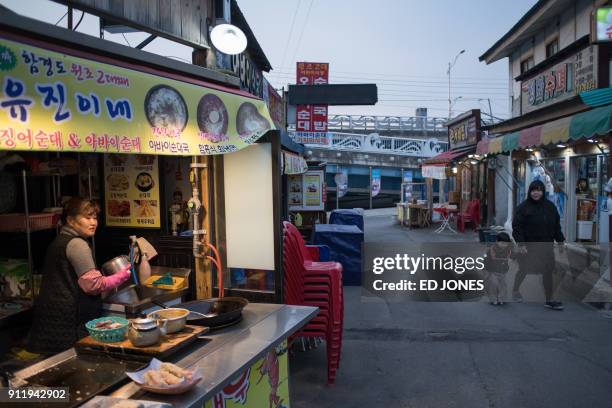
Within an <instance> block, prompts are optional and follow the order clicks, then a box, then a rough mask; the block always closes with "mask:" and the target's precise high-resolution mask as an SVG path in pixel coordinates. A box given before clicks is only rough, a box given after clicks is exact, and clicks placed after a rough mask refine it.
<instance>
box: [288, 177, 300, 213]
mask: <svg viewBox="0 0 612 408" xmlns="http://www.w3.org/2000/svg"><path fill="white" fill-rule="evenodd" d="M287 180H288V182H289V205H291V206H296V205H297V206H300V205H302V195H303V193H302V176H301V175H298V176H288V177H287Z"/></svg>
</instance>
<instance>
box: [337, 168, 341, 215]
mask: <svg viewBox="0 0 612 408" xmlns="http://www.w3.org/2000/svg"><path fill="white" fill-rule="evenodd" d="M340 170H341V169H340V166H336V173H337V174H340ZM339 206H340V187H339V186H338V183H336V210H337V209H338V208H339Z"/></svg>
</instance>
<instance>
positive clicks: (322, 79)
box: [295, 62, 329, 132]
mask: <svg viewBox="0 0 612 408" xmlns="http://www.w3.org/2000/svg"><path fill="white" fill-rule="evenodd" d="M327 83H329V64H328V63H323V62H298V63H297V77H296V84H297V85H322V84H327ZM296 115H297V118H296V122H295V123H296V125H295V130H296V131H297V132H327V105H297V106H296Z"/></svg>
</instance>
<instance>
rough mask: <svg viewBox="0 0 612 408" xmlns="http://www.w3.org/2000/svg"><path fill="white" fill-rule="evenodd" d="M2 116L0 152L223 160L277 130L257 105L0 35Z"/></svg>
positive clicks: (218, 91)
mask: <svg viewBox="0 0 612 408" xmlns="http://www.w3.org/2000/svg"><path fill="white" fill-rule="evenodd" d="M67 52H69V51H67ZM0 118H1V119H0V150H32V151H65V152H98V153H144V154H158V155H160V154H163V155H196V154H197V155H209V154H222V153H229V152H233V151H237V150H240V149H242V148H244V147H246V146H248V145H249V144H252V143H253V142H255V141H256V140H257V139H258V138H259V137H261V136H262V135H263V134H264V133H265V132H266V131H267V130H269V129H272V128H273V127H274V124H273V122H272V120H271V118H270V115H269V113H268V110H267V108H266V105H265V103H264V102H263V101H261V100H259V99H254V98H249V97H246V96H242V95H238V94H233V93H230V92H226V91H225V90H222V89H219V88H215V87H214V86H212V85H211V87H208V86H200V85H195V84H192V83H187V82H182V81H178V80H173V79H167V78H165V77H161V76H156V75H152V74H148V73H144V72H140V71H137V70H135V69H127V68H122V67H119V66H115V65H110V64H106V63H101V62H98V61H95V60H92V59H85V58H79V57H75V56H71V55H68V54H63V53H59V52H55V51H50V50H47V49H43V48H38V47H33V46H29V45H27V44H25V43H21V42H15V41H11V40H7V39H4V38H1V37H0Z"/></svg>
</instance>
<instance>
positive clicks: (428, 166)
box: [421, 146, 476, 180]
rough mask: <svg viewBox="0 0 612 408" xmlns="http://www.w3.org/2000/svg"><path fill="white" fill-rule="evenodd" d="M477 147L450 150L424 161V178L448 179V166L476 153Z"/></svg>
mask: <svg viewBox="0 0 612 408" xmlns="http://www.w3.org/2000/svg"><path fill="white" fill-rule="evenodd" d="M475 150H476V146H468V147H461V148H459V149H454V150H449V151H446V152H443V153H440V154H439V155H437V156H434V157H432V158H431V159H426V160H423V165H422V166H421V173H422V175H423V177H424V178H432V179H437V180H444V179H446V166H447V165H448V164H450V163H452V162H453V161H455V160H459V159H460V158H462V157H464V156H467V155H468V154H472V153H474V151H475Z"/></svg>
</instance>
